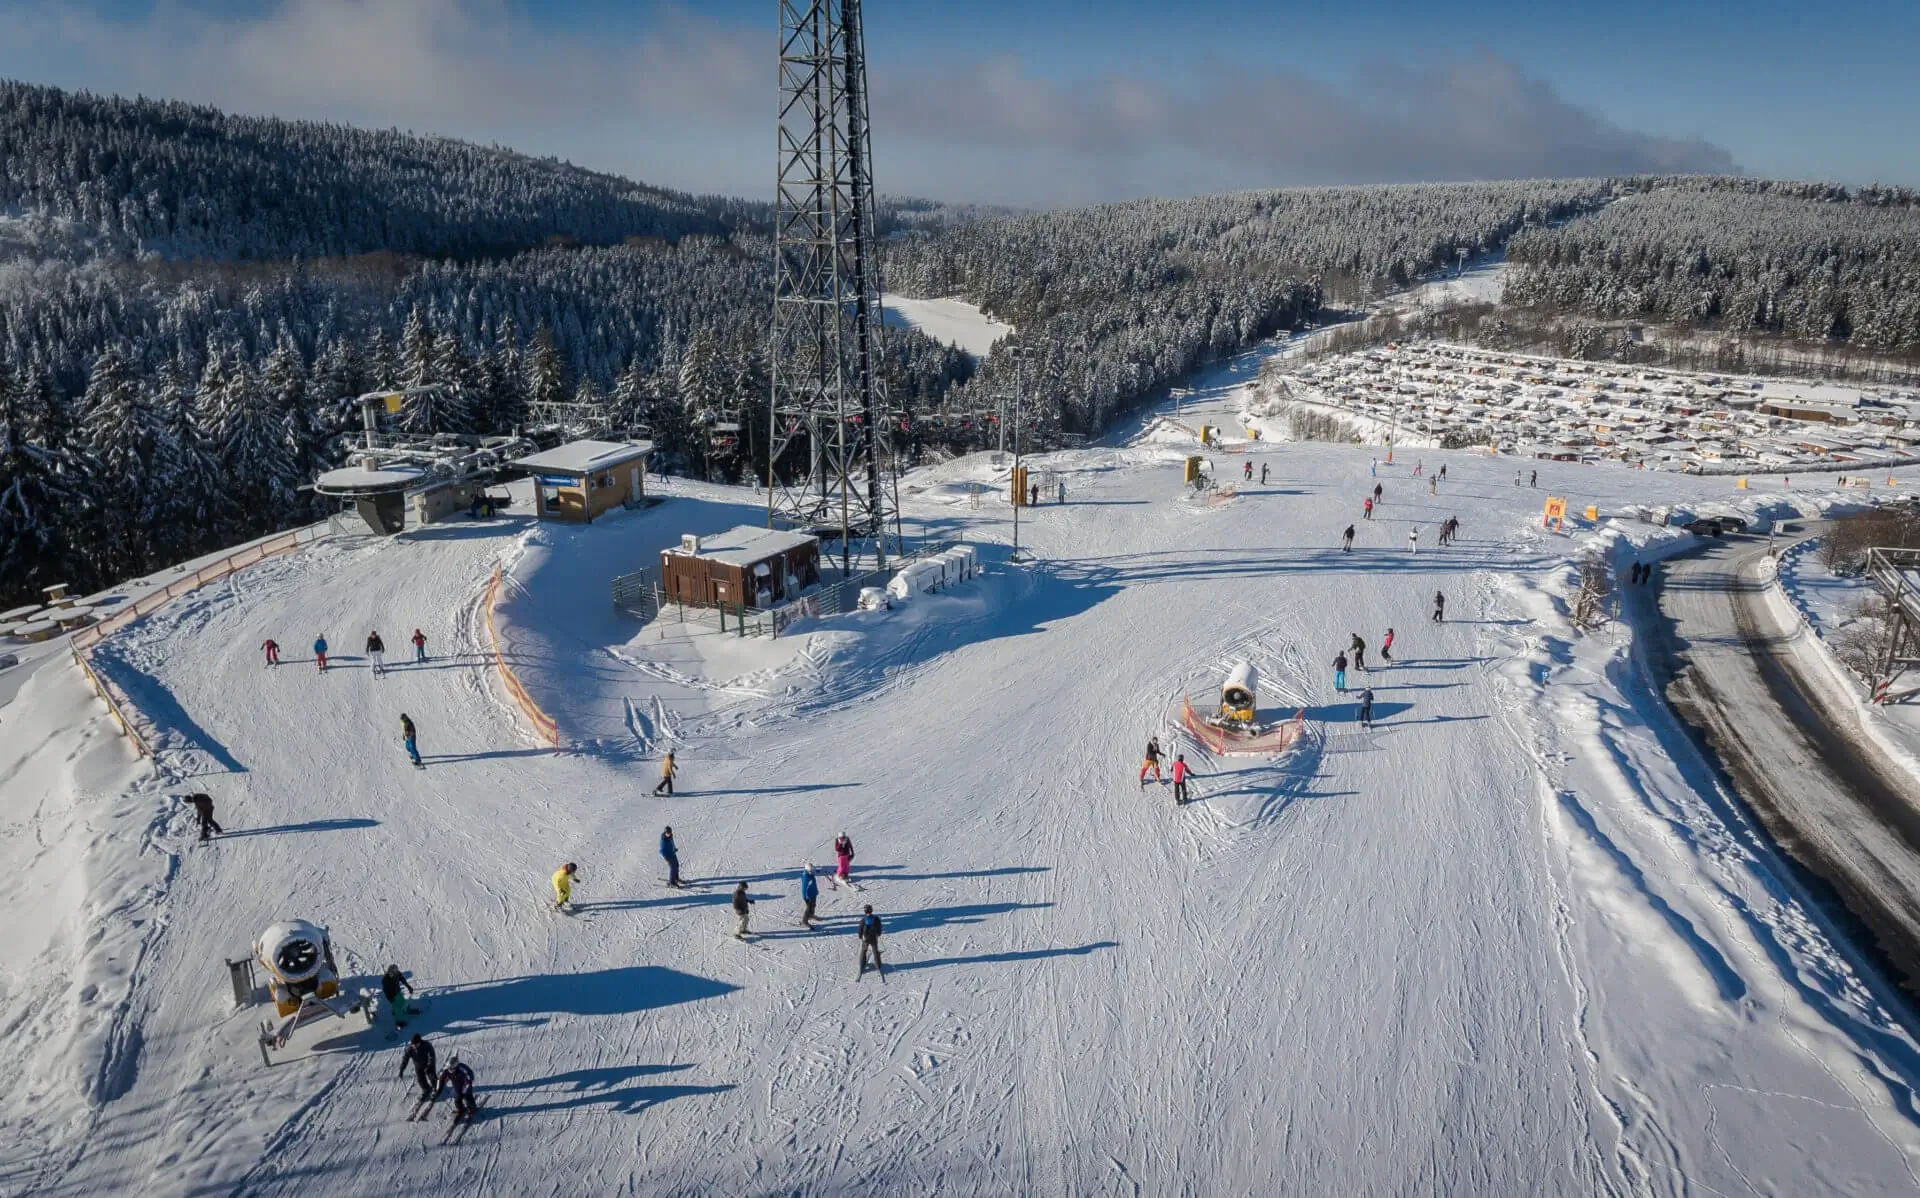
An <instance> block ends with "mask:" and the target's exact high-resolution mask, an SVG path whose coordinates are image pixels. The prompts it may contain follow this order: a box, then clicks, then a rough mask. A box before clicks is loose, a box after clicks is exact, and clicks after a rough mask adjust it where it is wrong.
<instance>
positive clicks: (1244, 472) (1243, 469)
mask: <svg viewBox="0 0 1920 1198" xmlns="http://www.w3.org/2000/svg"><path fill="white" fill-rule="evenodd" d="M1240 481H1241V482H1249V483H1250V482H1252V481H1253V463H1252V462H1242V463H1240Z"/></svg>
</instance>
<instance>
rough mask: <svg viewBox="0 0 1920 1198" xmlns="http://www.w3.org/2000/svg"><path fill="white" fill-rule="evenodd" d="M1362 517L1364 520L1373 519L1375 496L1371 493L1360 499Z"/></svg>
mask: <svg viewBox="0 0 1920 1198" xmlns="http://www.w3.org/2000/svg"><path fill="white" fill-rule="evenodd" d="M1360 518H1361V519H1362V520H1371V519H1373V496H1371V495H1369V496H1367V497H1366V498H1365V499H1363V500H1361V501H1360Z"/></svg>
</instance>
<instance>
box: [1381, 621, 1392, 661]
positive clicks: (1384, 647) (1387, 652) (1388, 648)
mask: <svg viewBox="0 0 1920 1198" xmlns="http://www.w3.org/2000/svg"><path fill="white" fill-rule="evenodd" d="M1380 660H1381V661H1384V662H1386V663H1387V664H1388V665H1392V664H1393V629H1391V628H1389V629H1387V635H1386V639H1384V640H1382V641H1381V642H1380Z"/></svg>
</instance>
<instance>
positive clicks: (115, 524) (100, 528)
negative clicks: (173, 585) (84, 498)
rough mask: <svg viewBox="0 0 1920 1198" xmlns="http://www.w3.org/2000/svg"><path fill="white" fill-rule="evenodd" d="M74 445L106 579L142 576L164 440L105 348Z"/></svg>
mask: <svg viewBox="0 0 1920 1198" xmlns="http://www.w3.org/2000/svg"><path fill="white" fill-rule="evenodd" d="M79 443H80V445H81V447H82V448H83V449H84V450H85V451H86V452H87V454H88V455H89V457H90V458H91V459H92V460H91V462H90V463H89V465H90V466H91V467H92V469H93V470H94V472H95V473H96V476H97V480H98V481H97V482H96V484H95V486H94V488H93V495H94V498H95V499H96V501H97V502H98V504H99V512H98V525H97V528H96V532H95V537H96V543H97V544H98V546H99V550H100V555H101V560H100V563H99V564H100V567H101V570H102V572H103V574H105V575H106V576H107V577H114V578H117V577H123V576H128V575H135V574H143V573H146V572H147V571H148V570H149V569H151V568H152V567H153V566H155V565H158V564H160V563H157V562H154V561H152V560H151V559H152V554H153V543H154V535H153V534H154V529H155V527H156V524H157V517H158V515H159V504H158V498H159V495H160V493H161V491H162V489H163V488H164V486H165V484H166V479H165V477H164V475H165V470H166V467H167V464H168V458H169V456H170V455H169V454H168V453H167V452H166V433H165V431H164V430H163V429H162V428H161V427H160V420H159V416H158V414H157V413H156V412H155V411H154V410H153V405H152V404H151V403H149V402H148V398H147V394H146V390H145V388H143V387H142V386H141V384H140V382H139V380H138V379H137V378H135V377H134V373H133V368H132V366H131V365H130V364H129V363H128V361H127V358H126V355H125V354H124V353H122V352H121V350H120V349H119V348H118V347H117V346H109V347H108V348H107V349H106V350H104V351H102V352H101V354H100V356H99V357H98V358H96V359H94V363H93V370H92V371H91V372H90V373H89V375H88V377H87V389H86V393H85V395H84V396H83V397H82V400H81V423H80V437H79Z"/></svg>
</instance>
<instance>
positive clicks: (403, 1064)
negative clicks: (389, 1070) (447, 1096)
mask: <svg viewBox="0 0 1920 1198" xmlns="http://www.w3.org/2000/svg"><path fill="white" fill-rule="evenodd" d="M435 1055H436V1054H435V1053H434V1051H433V1043H432V1041H430V1040H428V1039H427V1038H426V1037H425V1036H423V1035H421V1034H420V1033H419V1032H415V1033H413V1039H411V1040H409V1041H407V1052H406V1055H405V1056H403V1057H401V1058H400V1076H401V1077H405V1076H406V1075H407V1066H408V1065H412V1066H413V1080H414V1081H415V1082H417V1083H419V1086H420V1101H421V1102H426V1101H428V1100H429V1099H431V1098H433V1097H434V1096H435V1095H437V1094H439V1093H440V1079H439V1076H438V1075H437V1074H436V1073H435V1070H434V1065H435V1061H434V1056H435Z"/></svg>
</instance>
